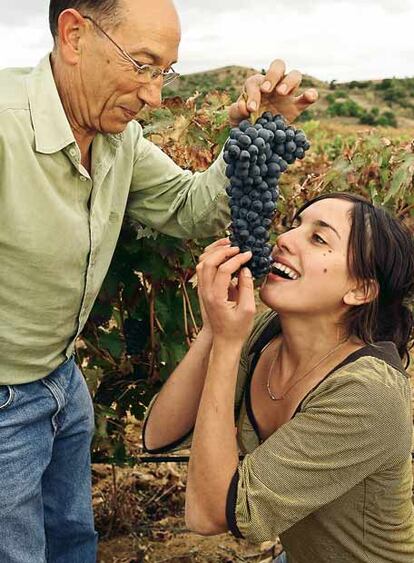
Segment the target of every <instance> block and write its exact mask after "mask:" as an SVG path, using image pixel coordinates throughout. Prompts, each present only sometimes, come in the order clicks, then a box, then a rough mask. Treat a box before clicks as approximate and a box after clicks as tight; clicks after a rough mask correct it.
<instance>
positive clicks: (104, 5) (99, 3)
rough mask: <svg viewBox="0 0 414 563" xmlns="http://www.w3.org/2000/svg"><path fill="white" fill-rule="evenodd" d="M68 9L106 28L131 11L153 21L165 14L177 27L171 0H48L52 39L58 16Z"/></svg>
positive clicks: (56, 33) (115, 23) (55, 31)
mask: <svg viewBox="0 0 414 563" xmlns="http://www.w3.org/2000/svg"><path fill="white" fill-rule="evenodd" d="M69 9H74V10H77V11H78V12H80V13H82V14H85V15H89V16H92V17H93V18H94V19H95V20H96V21H98V22H99V23H100V24H102V25H103V26H105V27H106V28H108V29H114V28H116V27H117V26H118V25H120V24H121V23H122V20H123V19H124V18H127V17H128V14H129V15H130V14H131V13H135V14H137V13H139V14H141V16H142V17H143V18H148V19H150V20H152V21H153V22H154V23H156V21H157V18H158V17H159V16H160V15H162V16H163V17H164V16H167V18H169V19H170V21H171V24H173V25H176V26H177V27H178V29H179V19H178V15H177V12H176V9H175V7H174V4H173V2H172V0H151V2H148V0H50V4H49V27H50V31H51V33H52V36H53V40H54V41H56V38H57V36H58V21H59V16H60V14H61V13H62V12H64V11H65V10H69Z"/></svg>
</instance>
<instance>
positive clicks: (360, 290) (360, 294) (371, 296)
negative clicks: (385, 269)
mask: <svg viewBox="0 0 414 563" xmlns="http://www.w3.org/2000/svg"><path fill="white" fill-rule="evenodd" d="M378 293H379V287H378V282H377V281H376V280H366V281H365V282H363V283H360V284H358V285H357V286H356V287H353V288H352V289H350V290H349V291H348V292H347V293H346V294H345V295H344V297H343V301H344V303H345V305H351V306H356V305H365V304H366V303H371V302H372V301H374V300H375V299H376V298H377V297H378Z"/></svg>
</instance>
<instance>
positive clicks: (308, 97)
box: [229, 59, 318, 127]
mask: <svg viewBox="0 0 414 563" xmlns="http://www.w3.org/2000/svg"><path fill="white" fill-rule="evenodd" d="M285 72H286V65H285V63H284V62H283V61H281V60H279V59H276V60H274V61H273V62H272V64H271V65H270V68H269V70H268V71H267V73H266V75H263V74H255V75H253V76H250V77H249V78H248V79H247V80H246V82H245V84H244V87H243V92H242V94H241V95H240V97H239V99H238V100H237V102H235V103H234V104H232V105H231V106H230V108H229V118H230V123H231V125H232V126H233V127H234V126H237V125H238V124H239V123H240V121H242V120H243V119H247V118H249V116H250V114H251V113H253V112H256V111H257V112H260V114H261V113H262V112H265V111H270V112H272V113H273V114H278V113H281V114H282V115H283V116H284V117H285V118H286V119H287V121H288V122H292V121H294V120H295V119H296V118H297V117H298V116H299V115H300V114H301V113H302V112H303V111H305V110H306V109H307V108H308V107H309V106H311V105H312V104H313V103H315V102H316V100H317V99H318V92H317V90H315V88H309V89H308V90H305V91H304V92H303V93H302V94H300V95H297V91H298V88H299V87H300V84H301V82H302V74H301V73H300V72H299V71H297V70H292V71H291V72H289V73H288V74H285Z"/></svg>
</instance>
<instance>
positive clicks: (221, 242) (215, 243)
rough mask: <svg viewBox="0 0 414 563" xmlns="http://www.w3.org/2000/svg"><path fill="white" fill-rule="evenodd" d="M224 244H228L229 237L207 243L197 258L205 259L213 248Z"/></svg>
mask: <svg viewBox="0 0 414 563" xmlns="http://www.w3.org/2000/svg"><path fill="white" fill-rule="evenodd" d="M225 246H230V239H229V238H228V237H226V238H221V239H219V240H216V241H214V242H213V243H212V244H209V245H208V246H206V247H205V249H204V252H203V254H201V256H200V258H199V260H205V259H206V256H207V255H208V254H210V253H211V252H212V251H213V250H215V249H216V248H222V247H225Z"/></svg>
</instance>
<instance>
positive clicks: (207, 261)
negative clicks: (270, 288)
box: [197, 239, 256, 344]
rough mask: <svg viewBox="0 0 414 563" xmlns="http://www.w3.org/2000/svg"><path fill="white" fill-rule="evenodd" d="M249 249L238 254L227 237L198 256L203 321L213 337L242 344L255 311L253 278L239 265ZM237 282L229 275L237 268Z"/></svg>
mask: <svg viewBox="0 0 414 563" xmlns="http://www.w3.org/2000/svg"><path fill="white" fill-rule="evenodd" d="M251 256H252V255H251V252H245V253H243V254H241V253H240V250H239V248H237V247H231V246H230V244H229V241H228V239H221V240H219V241H217V242H215V243H213V244H212V245H210V246H209V247H207V249H206V251H205V252H204V253H203V254H202V256H201V257H200V262H199V264H198V266H197V279H198V294H199V299H200V306H201V309H202V314H203V320H204V322H206V323H207V326H208V327H209V330H211V332H212V335H213V339H214V340H217V339H222V340H225V341H226V342H227V343H231V342H234V343H237V344H243V342H244V341H245V339H246V338H247V336H248V335H249V334H250V331H251V328H252V325H253V319H254V315H255V312H256V304H255V299H254V291H253V279H252V275H251V273H250V270H249V269H248V268H242V267H243V265H244V264H246V263H247V262H248V261H249V260H250V258H251ZM240 268H242V270H241V271H240V273H239V275H238V280H237V285H236V284H235V283H234V281H233V282H232V275H233V274H235V273H236V272H237V271H238V270H240Z"/></svg>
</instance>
